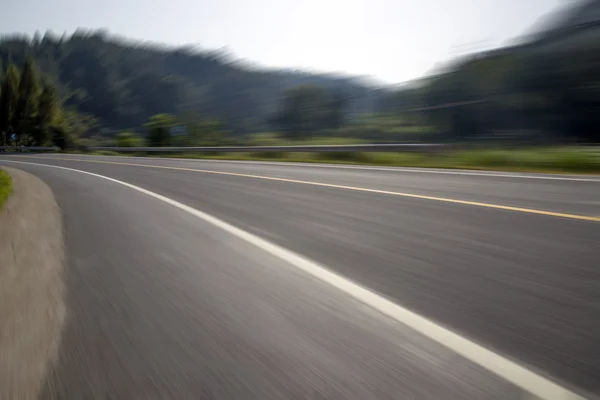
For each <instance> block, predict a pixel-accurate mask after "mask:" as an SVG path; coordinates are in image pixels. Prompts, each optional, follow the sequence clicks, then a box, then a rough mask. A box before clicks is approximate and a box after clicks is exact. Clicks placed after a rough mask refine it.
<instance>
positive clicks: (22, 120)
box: [14, 57, 39, 145]
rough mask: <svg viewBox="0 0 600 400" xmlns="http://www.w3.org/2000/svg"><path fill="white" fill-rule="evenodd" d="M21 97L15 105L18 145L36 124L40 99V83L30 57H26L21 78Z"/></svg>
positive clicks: (15, 127) (19, 91)
mask: <svg viewBox="0 0 600 400" xmlns="http://www.w3.org/2000/svg"><path fill="white" fill-rule="evenodd" d="M18 93H19V99H18V101H17V105H16V107H15V114H14V117H15V126H14V129H15V135H16V138H17V145H20V144H21V141H22V138H23V136H24V135H27V134H30V133H31V131H32V130H33V129H34V128H35V126H36V116H37V110H38V100H39V84H38V81H37V76H36V73H35V70H34V66H33V60H32V59H31V58H30V57H27V58H26V59H25V63H24V64H23V70H22V72H21V80H20V81H19V90H18Z"/></svg>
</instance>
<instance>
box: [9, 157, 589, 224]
mask: <svg viewBox="0 0 600 400" xmlns="http://www.w3.org/2000/svg"><path fill="white" fill-rule="evenodd" d="M19 158H38V159H44V160H49V159H52V160H62V161H79V162H87V163H99V164H115V165H125V166H132V167H144V168H158V169H169V170H176V171H188V172H201V173H206V174H215V175H229V176H239V177H244V178H254V179H264V180H270V181H278V182H288V183H299V184H303V185H312V186H323V187H329V188H336V189H345V190H354V191H358V192H367V193H378V194H387V195H392V196H401V197H409V198H414V199H423V200H433V201H440V202H444V203H454V204H463V205H469V206H476V207H485V208H494V209H498V210H506V211H516V212H522V213H528V214H538V215H546V216H551V217H559V218H569V219H578V220H583V221H594V222H600V217H593V216H588V215H578V214H567V213H560V212H554V211H545V210H537V209H534V208H524V207H513V206H505V205H501V204H492V203H482V202H478V201H468V200H458V199H450V198H446V197H437V196H425V195H421V194H413V193H404V192H392V191H388V190H379V189H368V188H362V187H356V186H345V185H336V184H332V183H322V182H312V181H303V180H298V179H287V178H276V177H272V176H264V175H252V174H241V173H237V172H223V171H211V170H206V169H195V168H182V167H168V166H164V165H151V164H136V163H126V162H118V161H100V160H83V159H80V158H58V157H52V158H48V157H36V156H19Z"/></svg>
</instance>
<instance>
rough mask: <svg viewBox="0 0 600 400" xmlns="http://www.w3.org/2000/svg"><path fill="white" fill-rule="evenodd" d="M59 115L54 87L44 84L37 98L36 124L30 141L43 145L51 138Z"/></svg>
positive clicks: (58, 104)
mask: <svg viewBox="0 0 600 400" xmlns="http://www.w3.org/2000/svg"><path fill="white" fill-rule="evenodd" d="M59 117H60V103H59V100H58V97H57V95H56V89H54V86H52V85H50V84H49V83H45V84H44V88H43V90H42V94H41V95H40V98H39V108H38V113H37V115H36V125H35V127H34V128H33V129H32V130H31V141H32V144H35V145H44V144H46V143H47V142H49V141H50V140H51V139H52V129H53V128H54V127H56V123H57V120H58V119H59Z"/></svg>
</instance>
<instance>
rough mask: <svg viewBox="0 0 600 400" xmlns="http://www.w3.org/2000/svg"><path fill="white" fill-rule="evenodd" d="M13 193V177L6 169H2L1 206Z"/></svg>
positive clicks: (0, 183)
mask: <svg viewBox="0 0 600 400" xmlns="http://www.w3.org/2000/svg"><path fill="white" fill-rule="evenodd" d="M11 193H12V179H10V176H9V175H8V173H7V172H6V171H3V170H1V169H0V208H2V206H3V205H4V202H5V201H6V199H8V196H9V195H10V194H11Z"/></svg>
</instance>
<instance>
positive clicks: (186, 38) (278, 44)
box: [0, 0, 565, 83]
mask: <svg viewBox="0 0 600 400" xmlns="http://www.w3.org/2000/svg"><path fill="white" fill-rule="evenodd" d="M564 3H565V0H169V1H164V0H163V1H161V0H52V1H47V0H18V1H14V0H0V10H2V13H0V26H1V27H2V30H3V32H5V33H12V32H24V33H28V34H30V35H32V34H33V33H34V32H35V31H36V30H39V31H40V32H42V33H43V32H45V31H46V30H47V29H50V30H52V31H54V32H55V33H57V34H62V33H63V32H64V31H66V32H68V33H72V32H73V31H74V30H75V29H76V28H77V27H84V28H91V29H96V28H107V29H108V30H109V32H111V33H116V34H120V35H124V36H129V37H132V38H135V39H144V40H151V41H160V42H164V43H170V44H199V45H200V46H201V47H203V48H208V49H217V48H223V47H227V49H228V50H229V51H231V52H232V53H233V54H234V55H235V56H237V57H240V58H244V59H247V60H250V61H252V62H256V63H258V64H262V65H266V66H270V67H294V68H296V67H297V68H301V69H309V70H319V71H327V72H344V73H349V74H357V75H370V76H373V77H375V78H377V79H379V80H383V81H385V82H390V83H397V82H403V81H406V80H410V79H414V78H418V77H420V76H422V75H424V74H426V73H427V72H428V71H430V70H431V69H432V67H433V66H434V65H435V64H436V63H438V62H440V61H444V60H447V59H449V58H450V57H451V56H452V55H453V54H456V53H457V52H464V51H465V50H467V49H472V50H475V49H485V48H489V47H496V46H499V45H501V44H502V43H504V42H506V40H507V39H511V38H514V37H516V36H518V35H520V34H522V33H523V32H525V31H527V30H528V29H529V28H530V26H532V25H533V24H534V23H535V22H536V21H538V20H539V18H540V17H541V16H543V15H544V14H546V13H548V12H549V11H552V10H554V9H556V8H557V6H560V5H561V4H564Z"/></svg>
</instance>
